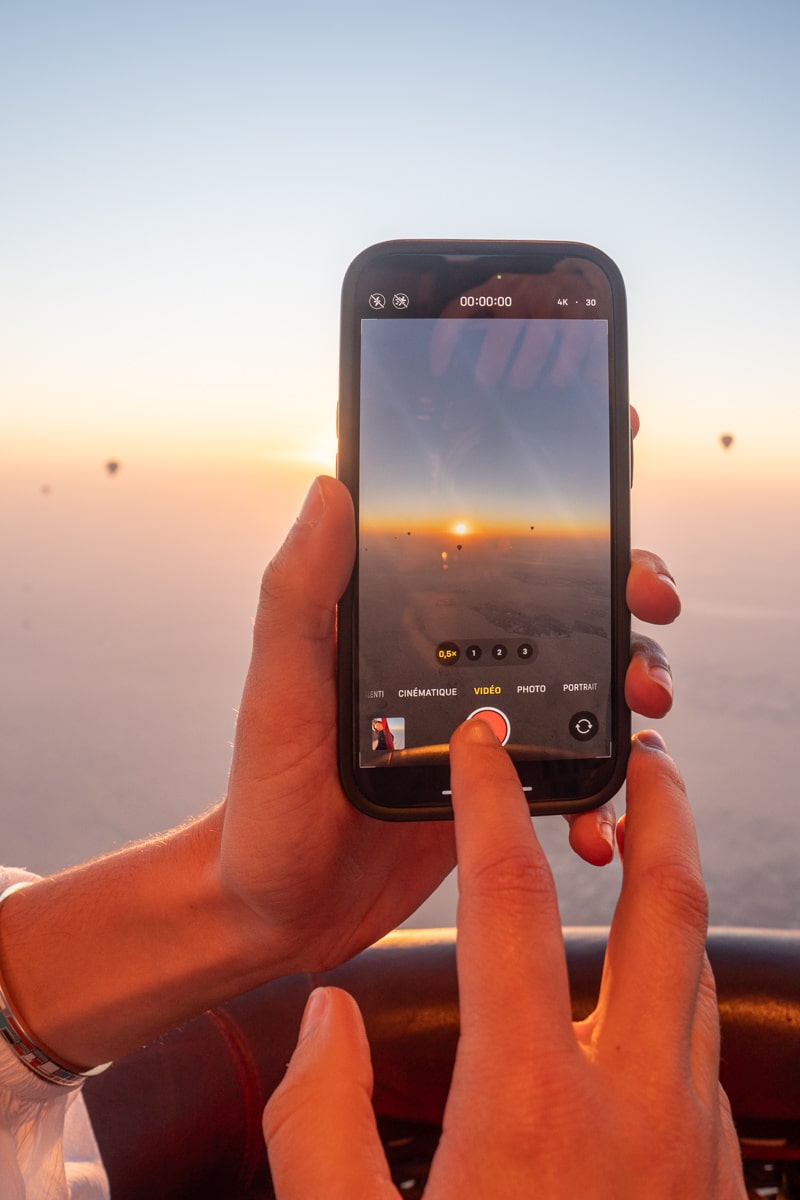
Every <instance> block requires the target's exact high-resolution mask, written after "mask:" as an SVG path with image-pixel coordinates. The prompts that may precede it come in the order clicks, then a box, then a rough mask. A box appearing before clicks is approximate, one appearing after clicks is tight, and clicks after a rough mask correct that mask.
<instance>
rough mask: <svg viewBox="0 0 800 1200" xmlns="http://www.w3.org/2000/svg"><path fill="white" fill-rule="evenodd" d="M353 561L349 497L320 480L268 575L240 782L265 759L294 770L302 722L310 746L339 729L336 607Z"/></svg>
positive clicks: (241, 729) (237, 756) (238, 767)
mask: <svg viewBox="0 0 800 1200" xmlns="http://www.w3.org/2000/svg"><path fill="white" fill-rule="evenodd" d="M354 554H355V531H354V521H353V506H352V501H351V500H350V496H349V494H348V492H347V489H346V488H345V487H344V485H343V484H341V483H339V482H338V480H336V479H331V478H329V477H327V476H321V477H320V478H319V479H316V480H315V481H314V483H313V484H312V485H311V488H310V490H309V492H308V495H307V496H306V499H305V503H304V504H303V508H302V510H301V512H300V515H299V516H298V518H297V520H296V521H295V523H294V525H293V526H292V528H291V530H290V531H289V534H288V535H287V537H286V540H285V541H284V543H283V545H282V546H281V548H280V550H279V551H278V553H277V554H276V555H275V557H274V558H273V560H272V562H271V563H270V564H269V566H268V567H267V569H266V571H265V572H264V577H263V580H262V584H261V596H260V599H259V605H258V611H257V613H256V619H255V623H254V628H253V651H252V656H251V660H250V667H249V670H248V674H247V680H246V683H245V688H244V694H243V696H242V703H241V707H240V711H239V720H238V722H237V732H236V742H237V744H236V748H235V753H234V762H233V775H234V776H236V775H237V773H238V772H240V771H241V772H242V773H243V774H244V775H248V774H249V770H248V768H249V767H253V766H255V767H258V765H259V764H263V762H264V761H266V760H265V757H264V752H268V753H267V759H268V760H269V761H270V771H271V774H273V775H274V774H277V773H278V772H279V771H280V770H281V769H282V768H285V767H287V766H289V765H290V761H289V760H291V759H292V756H293V755H294V754H296V745H297V741H298V737H297V733H298V731H297V728H296V722H297V720H298V719H300V720H302V722H303V724H304V727H305V729H306V731H310V727H311V726H315V736H314V737H313V738H310V739H305V741H311V744H319V742H320V741H321V740H324V739H325V738H326V736H330V735H331V731H332V730H333V729H334V728H335V723H336V722H335V715H336V697H335V688H334V680H335V645H336V639H335V628H336V603H337V601H338V600H339V598H340V596H341V594H342V592H343V591H344V589H345V587H346V585H347V581H348V579H349V577H350V573H351V571H352V569H353V558H354ZM309 701H311V702H310V703H309ZM287 725H288V727H287ZM304 744H305V743H304Z"/></svg>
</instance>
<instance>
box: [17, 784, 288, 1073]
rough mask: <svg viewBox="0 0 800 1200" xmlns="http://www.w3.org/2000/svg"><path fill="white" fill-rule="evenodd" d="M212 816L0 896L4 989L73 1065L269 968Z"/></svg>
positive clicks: (250, 982)
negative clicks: (232, 888) (224, 876)
mask: <svg viewBox="0 0 800 1200" xmlns="http://www.w3.org/2000/svg"><path fill="white" fill-rule="evenodd" d="M222 816H223V810H222V807H221V806H220V807H219V808H217V809H215V810H213V811H212V812H210V813H208V814H207V815H206V816H204V817H202V818H200V819H199V820H197V821H195V822H193V823H192V824H191V825H188V826H185V827H184V828H182V829H178V830H176V831H175V832H173V833H171V834H167V835H165V836H163V837H159V838H154V839H151V840H150V841H148V842H144V843H142V844H140V845H137V846H132V847H127V848H126V849H124V850H122V851H119V852H118V853H116V854H112V855H109V856H108V857H107V858H104V859H100V860H97V861H95V862H92V863H89V864H87V865H85V866H83V867H80V868H77V869H75V870H70V871H67V872H64V873H63V874H61V875H57V876H54V877H52V878H50V879H44V880H41V881H38V882H36V883H33V884H31V886H30V887H27V888H25V889H24V890H22V891H20V892H19V893H18V894H16V895H13V896H10V897H9V899H8V900H7V901H6V903H5V904H4V905H3V906H2V908H3V910H4V911H3V912H2V913H0V963H2V967H3V976H4V980H5V984H6V989H7V994H8V995H9V996H10V997H13V1004H14V1010H15V1013H16V1015H17V1017H18V1019H19V1021H20V1022H21V1024H22V1025H23V1027H24V1028H25V1029H26V1030H27V1032H28V1033H29V1034H30V1035H31V1037H32V1039H33V1040H34V1041H35V1042H36V1043H37V1044H38V1045H40V1046H42V1047H43V1048H45V1049H46V1050H48V1052H49V1054H50V1056H51V1057H52V1058H54V1059H55V1060H57V1061H58V1062H61V1063H63V1064H65V1065H69V1066H71V1067H75V1068H77V1069H78V1070H81V1071H83V1070H86V1069H88V1068H91V1067H94V1066H95V1065H97V1064H98V1063H105V1062H106V1061H107V1060H109V1059H113V1058H117V1057H119V1056H120V1055H122V1054H125V1053H127V1052H128V1051H130V1050H132V1049H134V1048H136V1047H137V1046H141V1045H142V1044H143V1043H145V1042H147V1041H149V1040H151V1039H152V1038H153V1037H156V1036H158V1035H159V1034H161V1033H163V1032H164V1031H165V1030H167V1029H169V1028H171V1027H173V1026H174V1025H177V1024H180V1023H181V1022H183V1021H185V1020H187V1019H189V1018H191V1017H192V1016H195V1015H197V1014H198V1013H200V1012H202V1011H204V1010H205V1009H206V1008H210V1007H213V1006H214V1005H215V1004H218V1003H220V1002H221V1001H223V1000H225V999H228V998H229V997H230V996H231V995H234V994H236V993H238V992H240V991H244V990H246V989H247V988H249V987H253V986H255V985H256V984H257V983H259V982H261V981H262V979H264V978H266V977H267V976H268V974H269V972H267V971H266V970H265V969H264V968H263V966H262V964H261V962H259V956H258V955H257V954H256V953H255V949H254V947H255V945H256V939H255V937H254V934H253V932H252V930H253V920H252V915H251V917H250V918H249V919H248V915H247V911H246V909H245V906H243V905H242V904H241V903H239V902H238V901H237V899H236V897H235V896H231V895H230V894H228V893H227V891H226V890H225V889H224V888H223V887H222V886H221V883H220V871H219V845H220V833H221V828H222ZM262 946H263V940H262ZM260 957H261V958H263V953H262V955H261V956H260Z"/></svg>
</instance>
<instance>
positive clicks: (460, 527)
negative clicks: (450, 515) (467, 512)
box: [453, 521, 470, 537]
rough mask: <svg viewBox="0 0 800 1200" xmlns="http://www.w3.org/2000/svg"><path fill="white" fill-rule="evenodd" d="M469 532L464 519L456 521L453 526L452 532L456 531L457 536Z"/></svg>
mask: <svg viewBox="0 0 800 1200" xmlns="http://www.w3.org/2000/svg"><path fill="white" fill-rule="evenodd" d="M469 532H470V528H469V525H468V524H467V522H466V521H456V523H455V525H454V526H453V533H457V534H458V536H459V537H463V536H464V534H466V533H469Z"/></svg>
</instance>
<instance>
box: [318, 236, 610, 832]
mask: <svg viewBox="0 0 800 1200" xmlns="http://www.w3.org/2000/svg"><path fill="white" fill-rule="evenodd" d="M526 251H527V252H529V253H530V252H531V251H539V252H542V253H545V254H548V255H552V256H557V257H565V258H566V257H579V258H584V259H587V260H588V261H589V262H592V263H594V264H595V265H597V266H599V267H600V268H601V269H602V271H603V272H604V273H605V275H606V277H607V278H608V281H609V284H610V287H611V293H612V303H613V314H614V337H613V348H614V353H613V359H612V361H613V368H614V370H613V376H612V377H610V379H609V386H610V394H611V396H612V397H614V402H613V404H612V419H611V446H612V453H611V497H612V510H613V539H612V545H611V558H612V567H611V580H612V591H613V601H612V603H613V613H614V638H615V642H614V655H613V661H612V683H611V706H612V729H613V730H614V731H615V737H614V747H613V754H612V758H611V760H598V761H603V762H608V761H610V763H611V764H612V767H611V770H610V772H607V771H605V770H603V771H602V772H600V773H601V774H604V775H605V776H606V777H605V778H604V779H603V782H602V785H601V786H599V787H598V788H597V789H596V790H592V791H591V793H590V794H587V795H579V796H569V795H562V796H556V797H543V798H542V797H536V798H530V799H529V807H530V810H531V812H532V814H534V815H549V814H554V813H563V814H572V813H579V812H584V811H587V810H590V809H593V808H597V807H599V806H600V805H601V804H603V803H605V802H606V801H607V800H609V799H610V798H611V797H612V796H614V795H615V794H616V793H617V792H618V791H619V789H620V787H621V786H622V784H623V782H624V779H625V771H626V768H627V760H628V754H629V750H630V735H631V722H630V711H629V709H628V707H627V705H626V703H625V699H624V681H625V672H626V669H627V666H628V661H629V657H630V613H629V611H628V608H627V605H626V600H625V589H626V581H627V575H628V569H629V565H630V503H629V491H630V485H631V477H632V468H631V435H630V418H629V416H628V412H629V409H628V356H627V308H626V298H625V286H624V283H623V280H622V275H621V273H620V271H619V269H618V267H617V266H616V264H615V263H614V262H613V260H612V259H610V258H609V257H608V256H607V255H606V254H605V253H604V252H603V251H601V250H598V249H597V248H595V247H593V246H589V245H585V244H583V243H578V242H545V241H543V242H516V241H462V240H458V241H450V240H426V239H422V240H397V241H388V242H381V243H377V244H376V245H373V246H370V247H368V248H367V249H365V250H363V251H362V252H361V253H360V254H359V255H358V256H357V257H356V258H355V259H354V260H353V261H352V263H351V264H350V266H349V268H348V270H347V272H346V274H345V277H344V281H343V285H342V307H341V342H340V401H339V406H338V408H337V436H338V440H339V448H338V456H337V475H338V477H339V478H340V479H341V480H342V481H343V482H344V483H345V484H346V485H347V486H348V487H349V488H350V490H351V493H352V495H353V501H354V506H355V513H356V524H357V527H358V516H359V500H358V494H357V481H358V464H359V448H358V413H357V412H356V411H355V408H356V404H355V400H354V398H355V397H356V394H357V387H358V379H359V347H360V338H359V323H358V321H357V320H356V319H355V316H354V303H355V295H356V288H357V285H358V281H359V278H360V276H361V274H362V272H363V270H364V268H365V267H366V266H368V265H369V264H371V263H372V262H373V261H374V260H376V259H379V258H385V257H386V256H388V255H394V254H396V255H409V254H427V255H464V256H472V255H491V256H505V255H509V254H510V255H515V254H520V253H525V252H526ZM357 587H358V579H357V568H356V570H355V571H354V574H353V577H352V579H351V581H350V584H349V585H348V588H347V589H346V591H345V593H344V595H343V596H342V599H341V601H340V603H339V608H338V652H337V689H338V715H339V725H338V752H339V774H340V779H341V783H342V786H343V789H344V791H345V794H346V795H347V797H348V799H349V800H350V802H351V803H352V804H353V805H355V807H356V808H358V809H360V810H361V811H362V812H364V813H366V814H368V815H369V816H372V817H375V818H378V819H380V820H388V821H420V820H452V817H453V810H452V806H451V805H450V804H449V803H442V802H431V803H426V804H417V803H408V804H403V803H391V804H388V803H380V802H376V800H375V799H374V798H372V797H370V796H369V795H368V794H366V792H365V788H364V787H362V786H360V785H359V781H358V779H357V773H356V768H355V762H356V754H357V744H356V743H357V729H356V714H357V712H358V700H357V696H356V687H357V680H356V671H355V658H356V655H357V653H358V640H357V630H356V628H355V621H356V595H357ZM507 750H508V751H509V753H510V755H511V757H512V759H513V758H514V756H515V748H514V746H513V745H509V746H507ZM424 751H425V748H421V750H420V752H419V754H418V755H417V756H416V757H417V760H418V761H419V765H409V766H402V767H396V768H392V767H387V768H379V769H378V770H379V771H380V773H381V774H388V773H389V772H391V773H392V775H395V774H399V773H403V774H404V776H405V778H404V779H402V780H401V781H400V783H401V784H402V785H403V786H404V787H408V788H409V789H410V788H411V787H412V785H413V784H414V783H415V780H414V778H412V776H413V775H414V773H416V772H424V773H425V774H428V773H429V772H430V773H432V774H433V782H434V786H433V787H432V789H431V790H432V792H434V793H436V794H439V793H440V792H441V791H442V789H443V788H444V787H447V786H448V780H449V767H448V766H442V765H439V764H436V765H433V766H429V765H427V764H426V763H425V762H424V758H425V754H424ZM414 759H415V755H414V752H413V751H411V752H409V753H408V758H407V761H408V762H410V763H413V762H414ZM549 766H550V765H549V764H548V768H549ZM519 769H520V767H519V765H518V770H519ZM531 769H532V768H531V767H530V765H529V766H528V770H531ZM376 773H378V772H377V771H375V770H373V771H371V772H367V771H363V770H362V772H361V774H362V777H363V776H367V775H375V774H376ZM408 773H411V774H410V775H409V774H408ZM400 790H402V788H400Z"/></svg>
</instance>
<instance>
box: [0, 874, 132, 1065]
mask: <svg viewBox="0 0 800 1200" xmlns="http://www.w3.org/2000/svg"><path fill="white" fill-rule="evenodd" d="M33 882H34V881H33V880H32V879H29V880H24V881H23V882H21V883H12V885H11V887H7V888H6V890H5V891H4V892H2V893H0V906H2V903H3V901H4V900H6V899H8V897H9V896H10V895H11V894H12V893H13V892H18V891H19V890H20V889H21V888H25V887H28V886H29V885H30V884H31V883H33ZM0 1035H2V1037H4V1038H5V1040H6V1041H7V1042H8V1044H9V1046H10V1047H11V1049H12V1050H13V1051H14V1053H15V1054H16V1056H17V1058H18V1059H19V1060H20V1062H23V1063H24V1064H25V1066H26V1067H27V1068H28V1070H30V1071H33V1073H34V1074H35V1075H39V1076H41V1078H42V1079H47V1080H49V1082H50V1083H57V1084H60V1086H61V1087H75V1086H77V1085H78V1084H79V1083H82V1081H83V1080H84V1079H86V1078H88V1077H89V1076H90V1075H99V1074H100V1073H101V1071H105V1070H106V1068H107V1067H110V1066H111V1063H103V1064H102V1065H101V1066H99V1067H94V1068H93V1069H92V1070H91V1071H72V1070H70V1068H69V1067H64V1066H62V1064H61V1063H58V1062H56V1061H55V1059H52V1058H51V1057H50V1055H49V1054H48V1053H47V1051H46V1050H42V1048H41V1046H37V1045H36V1042H35V1041H34V1040H33V1038H32V1037H31V1035H30V1034H29V1033H28V1032H27V1031H26V1029H25V1026H24V1025H23V1024H22V1022H21V1021H20V1019H19V1017H18V1016H16V1014H15V1013H14V1012H13V1010H12V1008H11V1005H10V1004H9V1002H8V998H7V997H6V994H5V990H4V988H3V980H2V977H0Z"/></svg>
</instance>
